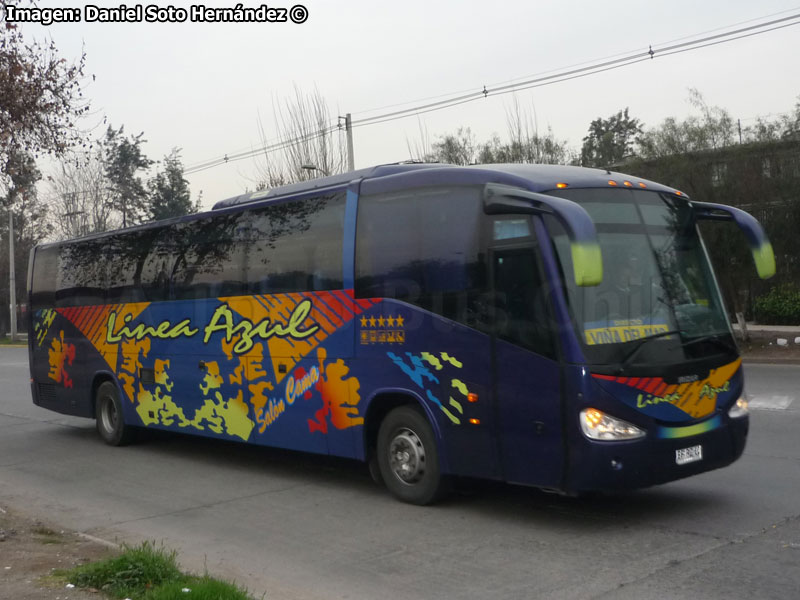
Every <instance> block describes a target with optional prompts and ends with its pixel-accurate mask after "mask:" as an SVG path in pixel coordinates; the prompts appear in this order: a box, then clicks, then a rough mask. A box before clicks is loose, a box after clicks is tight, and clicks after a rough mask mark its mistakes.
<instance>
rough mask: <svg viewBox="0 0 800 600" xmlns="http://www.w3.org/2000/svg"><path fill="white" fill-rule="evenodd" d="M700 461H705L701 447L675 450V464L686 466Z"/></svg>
mask: <svg viewBox="0 0 800 600" xmlns="http://www.w3.org/2000/svg"><path fill="white" fill-rule="evenodd" d="M698 460H703V446H701V445H697V446H691V447H690V448H681V449H680V450H675V464H678V465H685V464H688V463H693V462H697V461H698Z"/></svg>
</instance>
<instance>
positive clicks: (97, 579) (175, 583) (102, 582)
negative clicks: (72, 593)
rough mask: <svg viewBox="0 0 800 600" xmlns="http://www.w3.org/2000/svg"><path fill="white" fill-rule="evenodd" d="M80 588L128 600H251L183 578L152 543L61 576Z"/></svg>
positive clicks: (216, 584) (209, 581) (230, 587)
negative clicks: (127, 599) (99, 591)
mask: <svg viewBox="0 0 800 600" xmlns="http://www.w3.org/2000/svg"><path fill="white" fill-rule="evenodd" d="M60 575H61V576H62V577H64V578H65V579H66V580H67V581H69V582H70V583H72V584H74V585H75V586H77V587H80V588H91V589H95V590H101V591H103V592H105V593H106V594H108V595H109V596H111V597H112V598H129V599H130V600H173V599H178V598H180V600H250V597H249V596H248V595H247V593H246V591H245V590H243V589H241V588H239V587H238V586H236V585H234V584H230V583H226V582H224V581H219V580H217V579H214V578H212V577H209V576H208V575H205V576H202V577H197V576H194V575H186V574H184V573H181V571H180V569H178V563H177V555H176V553H175V552H174V551H169V550H166V549H165V548H163V547H156V546H155V545H154V544H152V543H151V542H144V543H143V544H141V545H140V546H134V547H130V546H125V547H124V549H123V552H122V553H121V554H120V555H119V556H115V557H113V558H109V559H106V560H102V561H99V562H95V563H90V564H87V565H81V566H79V567H75V568H74V569H71V570H69V571H65V572H63V573H60Z"/></svg>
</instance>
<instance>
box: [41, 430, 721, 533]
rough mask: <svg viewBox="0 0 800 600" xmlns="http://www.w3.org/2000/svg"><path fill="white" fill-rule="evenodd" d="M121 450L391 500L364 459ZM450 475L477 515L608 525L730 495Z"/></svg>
mask: <svg viewBox="0 0 800 600" xmlns="http://www.w3.org/2000/svg"><path fill="white" fill-rule="evenodd" d="M51 434H52V433H51ZM59 435H63V436H65V437H69V438H71V439H73V440H77V439H79V440H81V443H89V444H92V446H93V447H95V446H96V447H97V448H106V446H105V445H104V444H103V442H102V441H101V440H100V438H99V437H98V436H97V434H96V432H95V431H94V429H93V428H91V427H85V428H83V427H81V428H79V427H65V428H61V429H59ZM125 450H126V452H128V451H130V452H132V453H135V454H138V455H140V456H146V457H147V458H148V462H150V463H151V464H156V463H157V462H158V460H160V459H162V458H167V457H168V458H169V459H179V460H182V461H186V463H187V465H191V467H192V468H191V471H199V472H202V471H203V470H208V471H225V472H228V473H230V472H231V471H235V472H236V473H238V474H241V475H242V476H243V477H246V478H247V479H249V480H253V479H258V478H265V479H280V480H283V481H286V482H289V483H292V484H298V485H303V484H308V485H318V486H324V487H340V488H343V489H347V491H348V492H355V493H357V494H359V495H360V494H364V495H365V496H370V497H376V498H381V497H383V498H385V499H386V500H387V501H390V502H396V501H395V500H393V499H391V497H390V496H389V493H388V491H386V490H385V489H384V488H383V486H379V485H377V484H376V483H375V482H374V481H373V480H372V478H371V477H370V475H369V472H368V469H367V467H366V465H365V464H364V463H361V462H359V461H356V460H351V459H344V458H337V457H331V456H325V455H320V454H309V453H304V452H299V451H294V450H284V449H281V448H272V447H266V446H256V445H252V444H240V443H236V442H231V441H226V440H219V439H215V438H210V437H202V436H196V435H184V434H180V433H173V432H165V431H158V430H146V431H145V430H142V431H141V432H139V435H138V437H137V440H136V442H135V443H134V444H133V445H132V446H131V447H129V448H127V449H125ZM185 471H187V472H188V470H185ZM184 476H188V475H184ZM691 481H695V480H694V479H693V480H691ZM453 483H454V485H453V490H452V492H451V494H450V495H448V496H447V497H446V498H445V499H444V500H442V501H441V502H440V503H439V507H441V508H444V509H447V508H456V509H458V510H459V511H463V512H465V513H468V514H469V513H471V514H474V515H475V517H477V518H483V517H487V518H491V519H494V520H497V519H502V520H504V521H515V522H517V523H521V524H528V525H541V524H542V523H544V522H546V523H548V524H557V523H560V524H564V525H568V524H570V523H572V524H575V525H580V526H581V527H582V528H585V527H591V525H592V524H593V523H595V524H597V525H598V526H606V525H607V524H608V523H610V522H612V521H613V523H615V524H616V525H635V524H639V523H642V522H647V521H649V520H652V519H653V518H659V519H667V520H669V519H670V518H672V517H675V518H676V519H677V518H684V517H686V515H692V514H696V515H700V516H702V515H703V514H708V513H709V512H710V511H715V512H718V511H724V510H726V508H727V506H728V504H729V503H730V502H731V500H730V498H729V497H728V495H727V494H725V493H723V492H719V493H715V491H714V490H713V489H709V488H708V486H705V487H702V486H700V485H697V484H695V483H692V484H687V483H686V480H684V481H683V482H673V483H670V484H667V485H662V486H656V487H652V488H647V489H643V490H634V491H629V492H620V493H614V494H599V493H595V494H587V495H583V496H577V497H569V496H563V495H558V494H554V493H549V492H545V491H542V490H539V489H536V488H529V487H523V486H517V485H510V484H505V483H499V482H494V481H481V480H469V479H458V480H455V481H454V482H453ZM434 510H435V509H434Z"/></svg>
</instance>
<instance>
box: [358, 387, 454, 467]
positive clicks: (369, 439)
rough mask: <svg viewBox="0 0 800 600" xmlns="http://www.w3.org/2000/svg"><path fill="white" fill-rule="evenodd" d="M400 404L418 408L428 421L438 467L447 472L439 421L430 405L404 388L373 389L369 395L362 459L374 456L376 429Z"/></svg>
mask: <svg viewBox="0 0 800 600" xmlns="http://www.w3.org/2000/svg"><path fill="white" fill-rule="evenodd" d="M400 406H413V407H416V408H418V409H419V410H420V412H421V413H422V415H423V416H424V417H425V418H426V419H427V420H428V423H430V426H431V429H433V435H434V438H435V441H436V446H437V450H438V455H439V467H440V469H441V471H442V473H447V472H449V468H448V464H449V462H448V460H447V446H446V444H445V443H444V439H443V438H442V431H441V428H440V424H439V421H438V420H437V419H436V416H435V414H434V413H433V411H432V410H431V407H430V406H429V405H428V403H426V402H425V401H424V400H423V399H422V398H421V397H420V396H419V395H418V394H416V393H414V392H413V391H411V390H408V389H404V388H385V389H381V390H377V391H375V392H374V393H373V394H372V396H370V398H369V401H368V404H367V411H366V413H365V415H364V429H363V431H364V434H363V435H364V439H363V448H364V459H365V460H366V461H367V462H369V461H370V460H371V459H372V458H373V457H374V456H375V448H376V446H377V442H378V431H379V429H380V427H381V423H382V422H383V420H384V419H385V418H386V415H388V414H389V413H390V412H391V411H392V410H394V409H395V408H398V407H400Z"/></svg>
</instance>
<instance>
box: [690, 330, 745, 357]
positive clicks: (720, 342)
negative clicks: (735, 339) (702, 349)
mask: <svg viewBox="0 0 800 600" xmlns="http://www.w3.org/2000/svg"><path fill="white" fill-rule="evenodd" d="M702 342H711V343H713V344H716V345H717V346H719V347H720V348H722V349H724V350H727V351H728V352H733V353H738V351H739V350H738V348H737V347H736V345H735V344H731V343H730V342H727V341H725V339H724V338H723V337H722V334H719V333H716V334H712V335H704V336H701V337H698V338H693V339H691V340H686V341H685V342H681V347H682V348H686V347H687V346H693V345H694V344H700V343H702Z"/></svg>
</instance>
